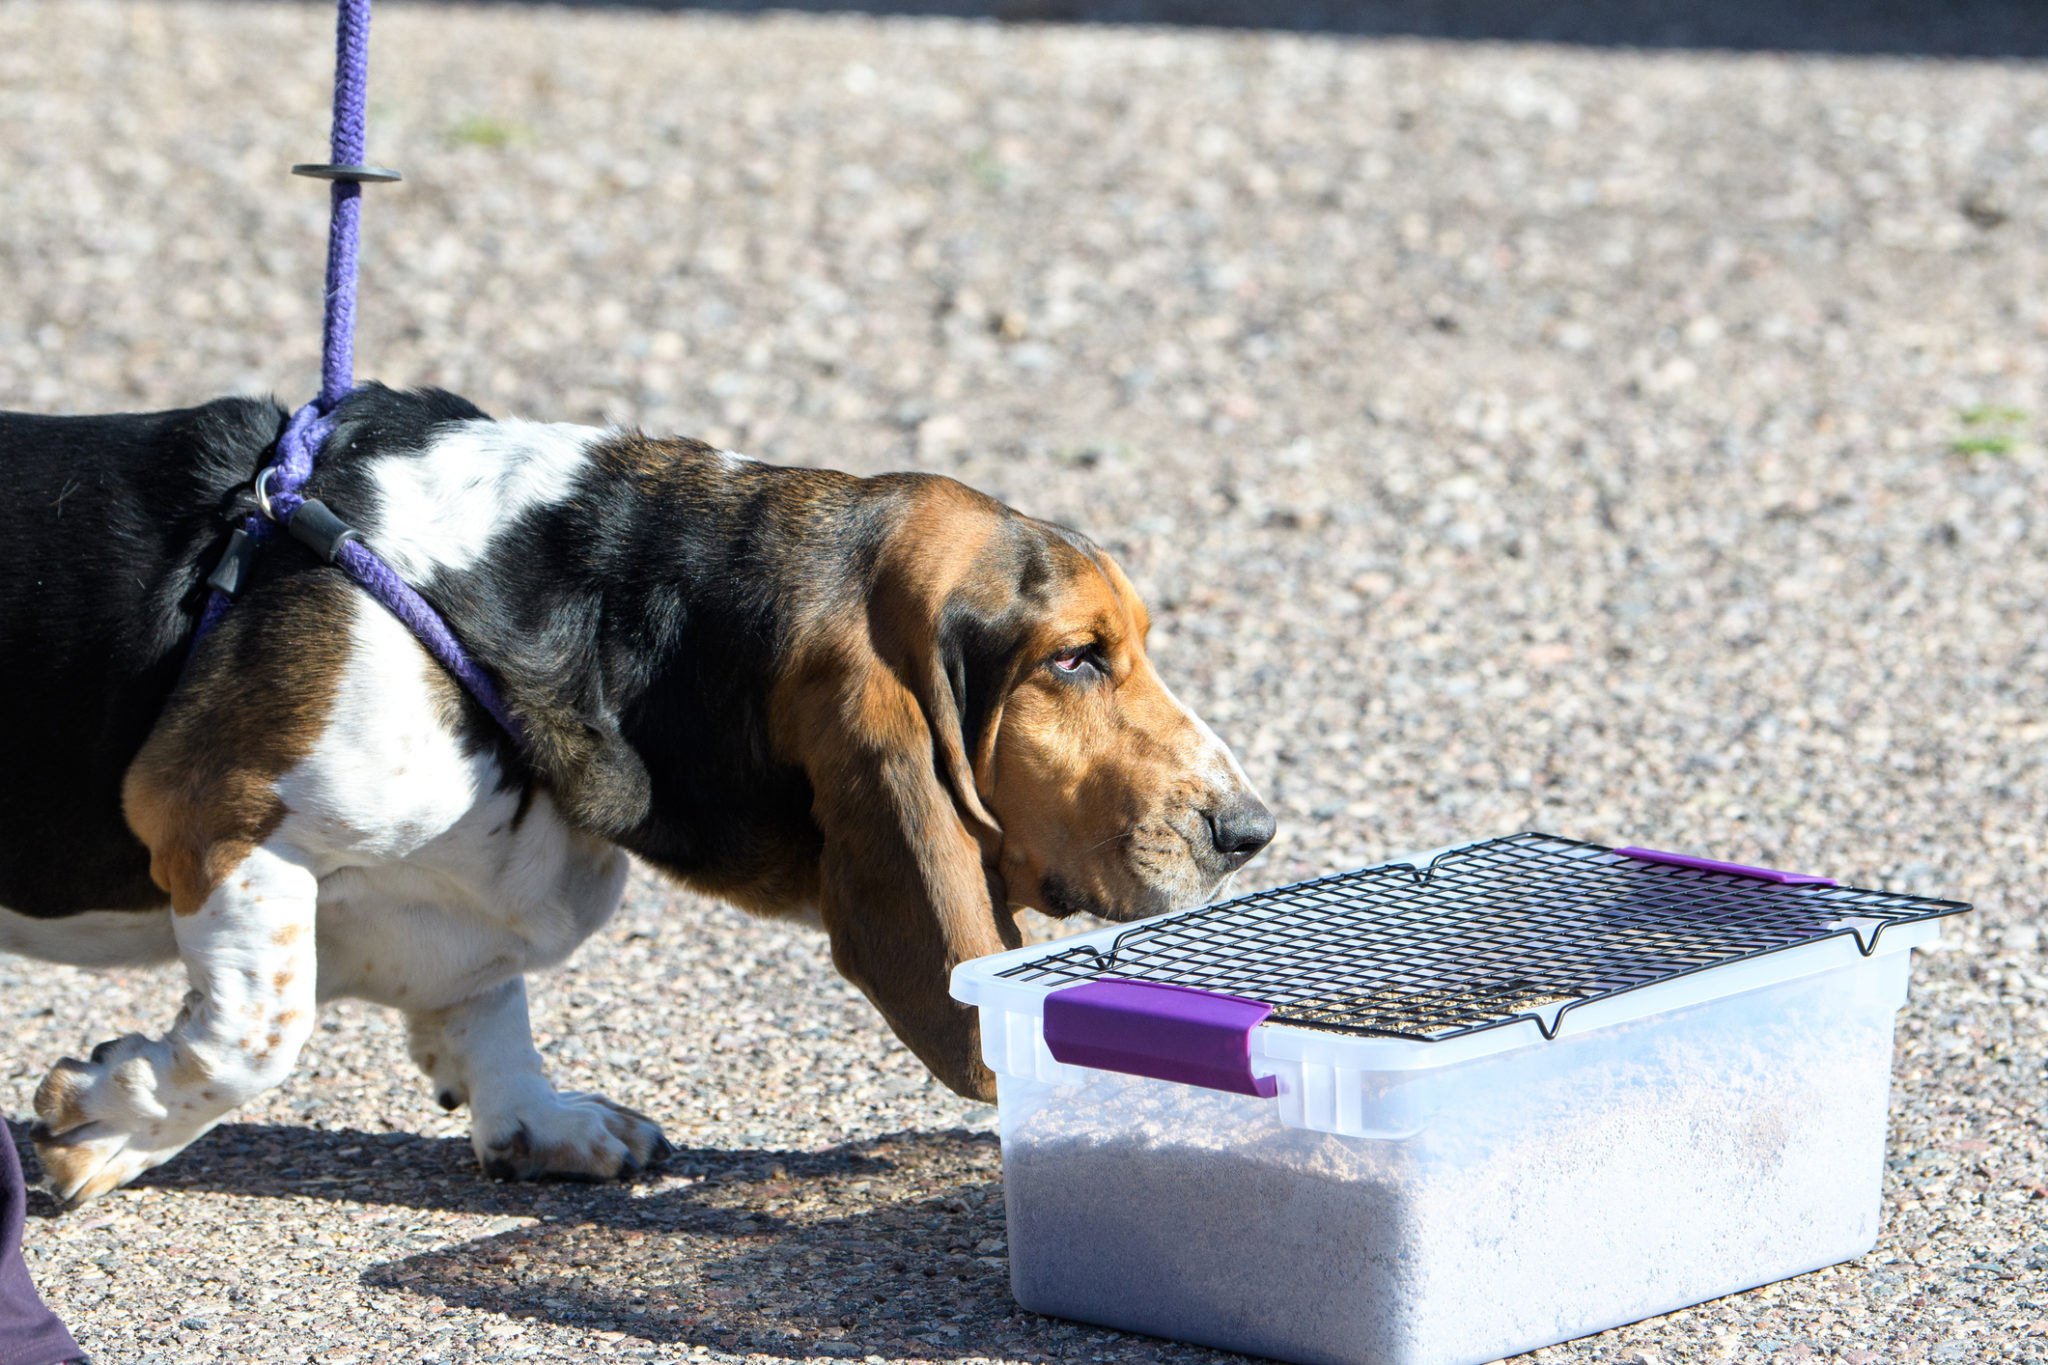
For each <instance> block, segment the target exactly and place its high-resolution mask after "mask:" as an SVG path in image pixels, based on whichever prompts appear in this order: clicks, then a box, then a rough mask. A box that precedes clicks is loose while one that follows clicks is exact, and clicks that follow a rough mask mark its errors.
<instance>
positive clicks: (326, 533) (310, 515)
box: [285, 498, 362, 564]
mask: <svg viewBox="0 0 2048 1365" xmlns="http://www.w3.org/2000/svg"><path fill="white" fill-rule="evenodd" d="M285 529H286V530H288V531H290V532H291V533H292V539H293V540H296V541H298V542H299V543H300V544H301V545H303V546H305V547H306V548H307V549H309V550H311V551H312V552H313V553H314V554H316V555H319V556H320V559H321V562H322V563H326V564H332V563H333V562H334V558H335V556H336V555H338V554H340V553H341V547H342V544H343V543H344V542H346V541H351V540H361V539H362V536H361V535H359V534H358V533H357V532H356V528H355V527H353V526H351V525H349V524H348V523H347V522H345V521H343V520H342V519H341V518H340V517H337V516H336V515H334V511H333V509H332V508H330V507H328V505H327V504H326V503H324V502H322V501H320V499H318V498H307V499H306V500H305V501H304V502H302V503H300V504H299V510H298V511H296V512H294V513H292V519H291V521H290V522H289V523H288V524H287V525H286V527H285Z"/></svg>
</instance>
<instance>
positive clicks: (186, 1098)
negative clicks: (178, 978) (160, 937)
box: [34, 844, 317, 1205]
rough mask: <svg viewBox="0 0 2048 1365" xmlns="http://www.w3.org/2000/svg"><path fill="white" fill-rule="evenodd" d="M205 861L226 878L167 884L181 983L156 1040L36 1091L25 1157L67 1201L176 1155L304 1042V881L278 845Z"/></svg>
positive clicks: (115, 1046) (309, 882)
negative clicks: (186, 983) (198, 884)
mask: <svg viewBox="0 0 2048 1365" xmlns="http://www.w3.org/2000/svg"><path fill="white" fill-rule="evenodd" d="M213 851H214V853H215V854H216V855H217V857H218V855H219V854H221V853H222V852H223V847H222V845H219V844H216V845H215V846H214V850H213ZM228 856H232V855H231V854H230V855H228ZM215 865H216V866H223V870H224V873H225V875H223V876H222V877H221V878H220V879H219V882H218V884H216V885H214V886H213V887H212V888H211V889H210V890H208V891H206V892H205V894H204V896H203V898H200V899H197V900H196V901H194V900H193V899H191V892H192V890H193V889H192V888H189V887H185V888H181V887H178V886H175V885H174V887H173V893H174V895H173V915H172V929H173V932H174V933H175V934H176V936H177V942H178V953H179V956H180V957H181V958H183V960H184V963H185V970H186V973H187V975H188V976H189V977H190V979H191V984H192V989H191V990H190V991H189V992H188V993H187V994H186V996H185V1004H184V1008H183V1009H181V1010H179V1012H178V1018H177V1022H176V1023H175V1024H173V1025H172V1026H171V1028H170V1030H169V1032H167V1033H165V1034H164V1035H163V1036H162V1037H161V1038H150V1037H145V1036H143V1035H141V1034H136V1033H131V1034H128V1035H127V1036H126V1037H122V1038H116V1039H114V1040H112V1041H111V1042H105V1043H101V1044H100V1045H99V1046H98V1047H96V1048H94V1049H93V1051H92V1057H91V1059H90V1060H88V1061H79V1060H77V1059H76V1058H70V1057H67V1058H65V1059H64V1060H63V1061H61V1062H58V1063H57V1065H56V1066H55V1067H53V1068H51V1070H50V1073H49V1075H47V1076H46V1077H44V1078H43V1083H42V1085H41V1086H39V1087H38V1088H37V1090H36V1098H35V1105H36V1124H35V1128H34V1137H35V1141H36V1150H37V1152H38V1154H39V1155H40V1156H41V1157H42V1162H43V1170H44V1171H45V1173H46V1174H47V1176H48V1178H49V1183H50V1187H51V1189H52V1190H53V1191H54V1192H55V1194H56V1195H57V1197H58V1198H60V1199H62V1200H64V1201H65V1202H66V1203H67V1204H74V1205H75V1204H79V1203H82V1202H84V1201H85V1200H88V1199H91V1198H94V1197H95V1196H97V1195H101V1194H104V1193H106V1192H107V1191H108V1190H111V1189H113V1188H114V1187H116V1186H118V1185H121V1184H124V1183H126V1182H127V1181H129V1180H132V1179H133V1178H134V1177H135V1176H137V1175H138V1174H140V1173H141V1172H143V1171H146V1170H148V1169H149V1168H150V1167H152V1166H157V1165H161V1164H162V1163H163V1162H165V1161H168V1160H170V1159H171V1158H172V1157H173V1156H176V1155H177V1154H178V1152H179V1151H180V1150H182V1149H183V1148H184V1147H185V1145H186V1144H187V1143H189V1142H191V1141H192V1140H193V1139H194V1138H196V1137H198V1136H199V1135H200V1134H202V1133H204V1132H205V1131H206V1130H207V1129H209V1128H211V1127H213V1125H214V1124H216V1123H218V1122H219V1121H220V1120H221V1119H222V1118H223V1117H224V1116H226V1115H227V1114H228V1113H229V1112H230V1111H232V1110H233V1109H235V1108H236V1107H237V1106H238V1105H241V1104H243V1103H245V1102H247V1101H248V1100H250V1099H253V1098H254V1097H255V1096H257V1095H259V1094H261V1093H263V1092H264V1091H265V1090H268V1089H270V1088H271V1087H272V1086H274V1085H276V1084H277V1083H278V1082H279V1081H281V1080H283V1079H284V1078H285V1076H286V1075H287V1074H288V1073H289V1072H290V1071H291V1069H292V1065H293V1063H294V1062H295V1061H296V1060H297V1058H298V1054H299V1049H300V1047H301V1046H303V1045H304V1043H305V1041H306V1039H307V1037H308V1036H310V1035H311V1033H312V1030H313V1013H314V981H315V976H316V973H315V970H314V947H313V944H314V933H313V922H314V917H313V911H314V902H315V898H316V894H317V885H316V882H315V880H314V876H313V873H312V872H311V871H310V870H308V869H307V868H306V867H305V866H304V865H303V863H302V862H301V861H300V859H299V855H298V854H297V852H296V851H295V850H293V849H291V848H289V847H287V846H283V845H277V844H261V845H258V846H256V847H254V848H248V849H247V850H246V851H245V852H242V854H241V856H240V858H239V860H238V861H236V862H233V863H226V862H225V858H218V860H217V861H216V862H215Z"/></svg>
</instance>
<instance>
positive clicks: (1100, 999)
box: [1045, 979, 1279, 1099]
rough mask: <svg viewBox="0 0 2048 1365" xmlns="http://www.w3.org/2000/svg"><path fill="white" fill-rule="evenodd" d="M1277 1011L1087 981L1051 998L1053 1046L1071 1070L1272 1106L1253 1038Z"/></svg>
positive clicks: (1168, 989) (1158, 987)
mask: <svg viewBox="0 0 2048 1365" xmlns="http://www.w3.org/2000/svg"><path fill="white" fill-rule="evenodd" d="M1272 1012H1273V1007H1272V1006H1271V1005H1268V1004H1265V1003H1263V1002H1261V1001H1258V1000H1246V999H1244V998H1243V997H1241V996H1235V995H1218V994H1215V993H1214V992H1211V991H1201V990H1196V989H1194V988H1193V987H1192V986H1173V985H1168V984H1166V983H1164V982H1158V981H1125V980H1120V979H1110V980H1104V981H1087V982H1083V983H1082V984H1080V985H1078V986H1068V987H1066V988H1064V989H1062V990H1057V991H1054V992H1053V993H1052V994H1050V995H1048V996H1046V998H1045V1045H1046V1047H1047V1048H1048V1049H1049V1050H1050V1051H1051V1052H1052V1055H1053V1057H1054V1058H1055V1059H1057V1060H1059V1061H1061V1062H1065V1063H1066V1064H1067V1065H1069V1066H1092V1067H1096V1068H1099V1069H1100V1070H1103V1071H1121V1072H1123V1073H1125V1074H1126V1075H1132V1076H1151V1077H1153V1078H1154V1079H1156V1080H1162V1081H1175V1082H1178V1083H1180V1084H1182V1085H1199V1086H1204V1087H1206V1088H1207V1089H1210V1090H1227V1091H1229V1092H1231V1093H1232V1094H1236V1095H1255V1096H1258V1097H1259V1098H1261V1099H1270V1098H1272V1097H1273V1096H1274V1095H1275V1094H1277V1093H1278V1092H1279V1083H1278V1082H1277V1081H1275V1080H1274V1079H1273V1078H1272V1077H1271V1076H1254V1075H1252V1060H1251V1032H1252V1029H1253V1028H1255V1027H1256V1026H1257V1025H1258V1024H1259V1023H1260V1022H1261V1021H1262V1020H1264V1019H1265V1017H1266V1016H1267V1015H1269V1014H1271V1013H1272Z"/></svg>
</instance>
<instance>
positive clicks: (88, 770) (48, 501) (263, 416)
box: [0, 398, 285, 916]
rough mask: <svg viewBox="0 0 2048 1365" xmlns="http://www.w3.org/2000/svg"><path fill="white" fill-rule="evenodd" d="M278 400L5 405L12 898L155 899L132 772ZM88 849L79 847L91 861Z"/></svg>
mask: <svg viewBox="0 0 2048 1365" xmlns="http://www.w3.org/2000/svg"><path fill="white" fill-rule="evenodd" d="M284 417H285V414H284V412H283V411H282V410H281V409H280V408H278V407H277V406H276V405H275V404H274V403H270V402H266V401H263V400H258V399H248V398H226V399H221V400H218V401H216V402H213V403H208V404H206V405H205V406H203V407H197V408H186V409H183V410H180V411H175V412H160V413H137V414H117V415H111V416H96V417H40V416H31V415H28V414H24V413H10V412H0V661H4V667H0V905H5V906H6V907H8V908H9V909H10V910H14V911H16V912H17V913H20V914H25V915H33V916H50V915H61V914H67V913H70V912H73V911H77V910H84V909H100V910H111V909H126V908H131V907H132V908H142V907H146V906H158V905H161V904H162V903H163V892H162V891H160V890H159V889H158V888H157V887H155V886H154V885H153V884H152V883H151V882H150V879H149V855H148V853H147V851H146V850H145V849H144V848H143V846H142V844H141V842H140V841H139V840H137V839H136V837H135V836H134V834H132V833H131V832H130V831H129V829H128V827H127V825H126V823H125V822H124V821H123V820H122V817H121V777H122V774H123V772H124V771H125V770H126V769H127V767H128V763H129V760H131V759H132V758H133V757H134V755H135V752H136V750H137V749H138V748H139V747H140V746H141V744H142V742H143V740H144V739H145V738H146V737H147V735H148V732H149V727H150V726H151V725H152V724H153V723H154V721H155V718H156V716H157V714H158V712H159V711H160V710H161V709H162V705H163V701H164V698H165V697H166V696H168V695H169V693H170V690H171V688H172V686H173V685H174V684H175V683H176V681H177V678H178V670H179V668H180V666H181V665H182V663H183V661H184V655H185V650H186V648H187V645H188V643H189V641H190V638H191V631H192V625H193V621H194V620H195V612H196V606H197V603H198V600H199V598H200V595H201V594H203V593H204V591H205V589H204V579H205V577H206V575H207V573H208V572H209V570H210V569H211V557H212V556H213V555H215V554H217V553H218V551H219V547H220V545H221V544H222V541H223V537H224V535H225V533H226V531H227V525H228V523H227V520H226V515H227V513H228V511H229V510H230V508H231V505H232V504H233V502H234V500H235V498H236V495H237V490H238V489H242V488H246V487H247V485H248V483H249V480H250V479H251V478H252V477H254V475H255V472H256V470H257V468H258V466H259V465H260V464H261V462H262V459H263V456H264V453H265V451H266V450H268V448H269V447H270V446H271V444H272V443H273V442H274V441H275V440H276V439H277V433H278V431H279V430H280V429H281V427H282V425H283V422H284ZM81 855H83V856H81Z"/></svg>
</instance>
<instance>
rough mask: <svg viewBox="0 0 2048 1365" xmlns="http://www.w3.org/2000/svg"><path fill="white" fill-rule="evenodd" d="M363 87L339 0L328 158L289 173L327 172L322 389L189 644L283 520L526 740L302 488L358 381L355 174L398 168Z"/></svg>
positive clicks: (357, 41)
mask: <svg viewBox="0 0 2048 1365" xmlns="http://www.w3.org/2000/svg"><path fill="white" fill-rule="evenodd" d="M369 88H370V0H340V13H339V16H338V18H337V19H336V22H335V34H334V130H333V133H332V135H331V137H330V139H329V143H328V146H329V151H330V154H331V155H332V156H333V158H334V159H333V161H332V162H331V163H329V164H326V165H305V166H294V167H292V171H293V172H294V173H295V174H298V175H309V176H313V177H316V178H318V179H322V180H328V181H331V182H333V183H332V187H331V189H330V191H329V199H328V204H329V215H328V227H327V294H326V310H325V322H324V325H323V328H322V333H321V343H320V396H319V397H318V398H316V399H314V400H313V401H312V402H310V403H308V404H306V405H305V406H304V407H302V408H300V409H299V410H298V411H297V412H295V413H293V414H292V416H291V420H290V421H289V422H287V423H286V424H285V428H284V431H283V433H282V434H281V435H279V437H278V438H277V456H276V458H275V460H273V461H272V463H271V464H270V466H269V467H268V468H266V469H265V470H263V472H262V473H260V474H258V475H257V476H256V500H257V503H258V506H259V509H260V510H259V511H257V512H255V513H252V514H251V515H250V516H249V517H248V518H247V519H246V520H245V521H244V522H243V523H242V526H241V529H240V530H239V531H237V532H236V533H235V537H234V539H233V540H232V541H231V542H230V543H229V546H228V550H227V553H226V554H224V555H223V556H222V557H221V563H220V566H219V567H218V568H216V569H215V570H214V573H213V576H212V578H210V579H209V580H208V582H210V583H211V584H212V585H213V594H212V596H211V597H209V598H208V599H207V603H206V609H205V610H204V611H203V612H201V613H200V617H199V629H198V632H197V634H195V635H194V637H193V640H192V647H193V648H194V649H197V648H198V647H199V642H200V641H201V640H203V639H205V638H206V636H207V633H208V632H209V631H211V630H212V629H213V628H214V626H216V625H218V624H219V622H220V618H221V617H222V616H224V615H226V614H227V609H228V607H229V605H230V604H232V602H233V601H234V593H235V591H236V590H237V589H238V588H239V586H240V580H241V579H242V578H243V577H244V576H245V574H246V572H247V567H248V563H249V560H250V558H251V557H252V556H253V553H254V551H255V549H256V548H257V547H259V546H261V545H263V544H264V543H265V542H266V541H268V540H269V539H270V538H271V536H272V535H273V534H274V533H275V532H276V530H277V529H278V528H279V527H284V528H285V529H287V530H289V531H290V532H291V534H292V536H293V537H294V538H295V539H297V540H300V541H302V542H304V543H305V544H307V545H308V546H310V547H312V548H313V549H314V551H315V552H316V553H319V554H320V555H322V557H323V558H325V559H326V560H327V561H328V562H329V563H331V564H334V565H336V566H338V567H339V568H340V569H341V570H342V571H343V572H344V573H346V574H347V575H348V576H349V577H350V578H352V579H354V580H355V581H356V583H357V584H358V585H360V586H361V587H362V589H363V590H364V591H365V592H367V593H369V595H370V596H371V597H374V598H375V599H376V600H377V601H378V602H380V603H382V604H383V605H384V607H385V608H386V609H388V610H389V611H390V612H391V614H392V615H394V616H396V617H397V618H398V619H399V620H400V621H402V622H404V623H405V625H406V627H407V628H408V629H409V630H411V631H412V633H413V635H414V636H415V637H417V638H418V640H419V642H420V644H421V645H422V646H424V647H425V648H426V651H427V652H428V653H429V654H431V655H433V656H434V658H435V659H436V660H437V661H438V662H439V663H440V664H441V666H442V667H443V668H445V669H447V670H448V671H449V672H450V673H452V674H454V675H455V678H456V681H458V682H460V683H461V684H462V685H463V687H465V688H467V689H468V691H469V694H470V695H471V696H473V697H475V698H476V699H477V702H478V703H479V704H480V705H481V706H482V707H483V708H484V710H486V711H488V712H490V714H491V717H492V719H494V720H496V721H497V722H498V724H500V725H502V726H503V727H504V728H505V731H506V733H507V734H509V735H511V736H512V738H513V739H514V740H516V741H520V742H522V743H523V742H524V740H525V732H524V731H523V729H522V728H521V726H520V724H519V721H518V718H517V717H515V716H514V715H513V714H512V713H511V711H510V710H509V709H507V707H506V706H505V703H504V701H503V700H502V699H501V698H500V697H499V696H498V689H497V687H496V685H495V684H493V683H492V681H491V678H490V675H489V674H487V673H485V672H484V671H483V669H482V668H481V667H480V666H478V664H477V662H476V661H475V660H474V659H472V658H470V657H469V653H468V651H466V650H465V649H463V647H462V642H461V641H460V640H458V639H456V638H455V632H454V631H452V630H450V629H449V628H448V623H447V622H446V621H445V620H443V619H442V618H441V614H440V613H439V612H437V611H435V610H434V608H433V606H432V605H431V604H429V603H428V602H427V600H426V599H425V598H424V597H421V596H420V595H419V593H418V592H416V591H414V590H413V587H412V585H411V584H409V583H407V582H406V581H405V580H404V579H403V578H400V577H399V576H398V574H397V572H396V571H395V570H393V569H392V567H391V566H390V565H389V564H387V563H385V562H384V561H383V560H382V559H381V558H379V557H378V556H377V554H376V552H375V551H373V550H371V549H370V548H369V547H368V546H367V545H365V544H363V542H362V540H361V538H360V537H358V536H357V535H356V533H355V531H354V530H352V529H350V528H349V527H348V526H346V525H345V524H343V523H342V521H341V519H340V518H338V517H336V516H335V515H334V514H333V513H332V512H331V511H329V510H328V508H327V507H326V505H325V504H323V503H321V502H318V501H317V500H314V499H310V498H307V497H306V496H305V495H304V493H303V492H301V490H302V489H303V488H304V487H305V485H306V481H307V480H308V479H310V478H311V477H312V475H313V456H314V454H315V452H317V451H318V450H319V449H320V447H321V446H322V445H324V444H325V443H326V441H327V438H328V436H330V435H331V434H332V433H333V431H334V420H333V413H334V410H335V409H336V408H337V407H339V406H340V404H341V401H342V400H343V399H344V398H346V397H348V395H349V394H350V393H351V392H352V391H353V390H354V388H355V332H356V263H357V257H358V254H359V252H358V244H359V239H360V231H361V223H362V210H363V185H362V182H363V181H365V180H396V179H398V178H399V177H398V173H397V172H396V171H389V170H384V169H382V168H380V167H375V166H366V165H364V164H363V154H364V141H365V137H364V125H365V123H366V117H365V116H366V113H367V107H368V103H369ZM302 513H304V514H305V516H304V519H303V520H301V514H302Z"/></svg>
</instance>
